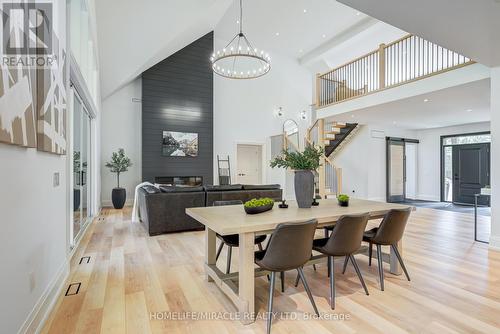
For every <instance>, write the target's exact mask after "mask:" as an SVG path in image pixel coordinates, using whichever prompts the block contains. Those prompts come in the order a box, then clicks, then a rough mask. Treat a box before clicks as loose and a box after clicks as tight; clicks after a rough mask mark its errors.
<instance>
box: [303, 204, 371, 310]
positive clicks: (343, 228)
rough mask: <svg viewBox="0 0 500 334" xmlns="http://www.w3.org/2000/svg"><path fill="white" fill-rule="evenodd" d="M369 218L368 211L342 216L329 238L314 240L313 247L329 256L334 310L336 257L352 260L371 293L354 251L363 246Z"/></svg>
mask: <svg viewBox="0 0 500 334" xmlns="http://www.w3.org/2000/svg"><path fill="white" fill-rule="evenodd" d="M368 218H369V214H368V213H365V214H361V215H348V216H342V217H340V218H339V220H338V221H337V223H336V224H335V228H334V229H333V231H332V233H331V235H330V236H329V237H328V238H321V239H315V240H314V241H313V249H314V250H315V251H317V252H320V253H322V254H324V255H327V256H328V263H329V266H328V270H329V274H330V306H331V308H332V310H333V309H335V266H334V258H335V257H339V256H345V257H346V258H348V259H350V260H351V262H352V264H353V265H354V268H355V269H356V274H357V275H358V278H359V281H360V282H361V285H362V286H363V289H364V290H365V293H366V294H367V295H369V293H368V288H367V287H366V284H365V281H364V280H363V276H362V275H361V271H360V270H359V267H358V264H357V262H356V259H355V258H354V253H355V252H356V251H357V250H359V248H360V247H361V241H362V240H363V232H364V230H365V228H366V224H367V223H368ZM297 284H298V280H296V281H295V286H297Z"/></svg>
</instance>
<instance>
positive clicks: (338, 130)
mask: <svg viewBox="0 0 500 334" xmlns="http://www.w3.org/2000/svg"><path fill="white" fill-rule="evenodd" d="M325 133H331V134H334V135H335V134H339V133H340V128H335V127H333V126H332V130H331V131H327V132H325Z"/></svg>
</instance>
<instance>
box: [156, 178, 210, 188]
mask: <svg viewBox="0 0 500 334" xmlns="http://www.w3.org/2000/svg"><path fill="white" fill-rule="evenodd" d="M155 183H160V184H171V185H176V186H192V187H196V186H202V185H203V177H201V176H155Z"/></svg>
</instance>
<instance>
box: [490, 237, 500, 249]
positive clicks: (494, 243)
mask: <svg viewBox="0 0 500 334" xmlns="http://www.w3.org/2000/svg"><path fill="white" fill-rule="evenodd" d="M490 249H491V250H494V251H498V252H500V236H494V235H491V236H490Z"/></svg>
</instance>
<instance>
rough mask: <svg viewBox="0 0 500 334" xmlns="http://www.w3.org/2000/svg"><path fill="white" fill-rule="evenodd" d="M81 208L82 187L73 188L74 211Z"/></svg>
mask: <svg viewBox="0 0 500 334" xmlns="http://www.w3.org/2000/svg"><path fill="white" fill-rule="evenodd" d="M79 209H80V189H73V211H78V210H79Z"/></svg>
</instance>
